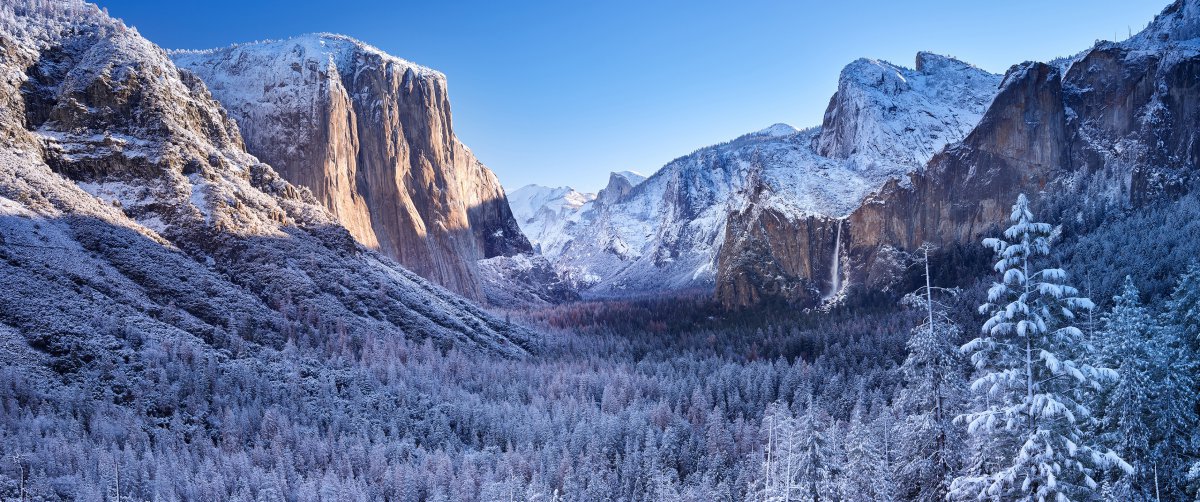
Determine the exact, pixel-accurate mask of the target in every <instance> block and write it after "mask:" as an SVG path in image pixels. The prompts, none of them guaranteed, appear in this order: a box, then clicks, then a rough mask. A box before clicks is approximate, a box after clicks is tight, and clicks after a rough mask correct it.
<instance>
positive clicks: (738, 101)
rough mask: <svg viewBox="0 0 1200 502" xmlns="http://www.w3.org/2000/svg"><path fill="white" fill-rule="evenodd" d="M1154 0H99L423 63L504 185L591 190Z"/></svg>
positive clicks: (1124, 24)
mask: <svg viewBox="0 0 1200 502" xmlns="http://www.w3.org/2000/svg"><path fill="white" fill-rule="evenodd" d="M1167 3H1169V2H1168V0H1156V1H1150V0H1051V1H1047V0H1005V1H1002V2H990V1H962V0H923V1H911V2H897V1H863V0H842V1H838V2H811V1H762V0H743V1H739V2H732V1H730V2H711V1H705V0H691V1H646V0H641V1H636V0H635V1H626V0H609V1H604V2H597V1H583V0H580V1H574V0H572V1H556V2H497V1H486V0H481V1H461V2H450V1H436V0H435V1H432V2H430V1H423V2H419V3H415V2H414V3H411V4H409V3H408V2H402V1H385V0H367V1H355V0H343V1H339V2H331V1H329V0H322V1H313V0H292V1H277V0H272V1H257V2H256V1H250V0H240V1H234V0H178V1H175V2H152V1H148V0H100V1H99V4H100V5H101V6H103V7H107V8H108V10H109V13H110V14H112V15H113V16H116V17H119V18H122V19H124V20H125V22H126V23H128V24H130V25H133V26H136V27H137V28H138V30H139V31H140V32H141V33H142V34H143V35H144V36H146V37H147V38H149V39H150V40H152V41H154V42H156V43H158V44H159V45H162V46H163V47H167V48H185V49H201V48H209V47H217V46H224V45H229V44H231V43H236V42H246V41H251V40H259V39H268V38H271V39H275V38H286V37H288V36H292V35H296V34H300V33H308V32H315V31H328V32H336V33H344V34H347V35H350V36H353V37H356V38H359V39H362V40H364V41H366V42H368V43H370V44H372V45H375V46H377V47H379V48H381V49H383V50H385V51H387V52H389V53H391V54H394V55H396V56H399V57H402V58H405V59H408V60H410V61H413V62H416V63H419V64H423V65H426V66H430V67H433V68H435V69H438V70H440V71H442V72H443V73H445V74H446V75H447V77H448V78H449V85H450V100H451V103H452V106H453V111H454V126H455V132H457V134H458V135H459V137H460V138H461V139H462V140H463V142H464V143H466V144H467V145H468V146H470V147H471V149H473V150H474V151H475V153H476V154H477V155H478V156H479V158H480V159H482V160H483V162H484V163H486V164H487V165H488V166H489V167H491V168H492V169H493V170H494V171H496V173H497V175H499V177H500V180H501V181H502V182H503V183H504V185H505V187H507V188H508V189H510V190H511V189H514V188H517V187H520V186H522V185H525V184H527V183H539V184H544V185H552V186H558V185H571V186H575V187H578V188H582V189H586V190H595V189H598V188H600V187H601V186H602V185H603V184H604V182H605V181H606V180H607V178H608V172H610V171H618V170H626V169H629V170H635V171H640V172H642V173H645V174H649V173H651V172H653V171H655V170H657V169H658V168H659V167H661V166H662V165H663V164H664V163H666V162H668V161H670V160H671V159H674V158H676V157H678V156H680V155H684V154H687V153H689V152H691V151H693V150H695V149H697V148H700V147H703V146H705V145H709V144H713V143H718V142H721V141H725V140H728V139H731V138H734V137H736V136H739V135H741V134H744V133H747V132H750V131H754V130H758V129H761V128H764V127H767V126H769V125H771V124H773V123H776V122H786V123H789V124H792V125H794V126H797V127H806V126H811V125H817V124H819V123H820V121H821V116H822V114H823V113H824V110H825V106H826V105H827V104H828V102H829V97H830V96H831V95H832V94H833V91H834V90H835V89H836V87H837V77H838V72H839V71H840V70H841V68H842V66H844V65H845V64H846V63H849V62H850V61H852V60H854V59H856V58H859V57H871V58H878V59H885V60H888V61H892V62H895V63H898V64H903V65H905V66H911V65H912V61H913V58H914V56H915V54H916V53H917V51H920V50H928V51H933V52H937V53H940V54H949V55H952V56H955V57H957V58H959V59H963V60H965V61H968V62H971V63H973V64H975V65H976V66H979V67H981V68H984V69H986V70H989V71H993V72H997V73H1001V72H1003V71H1004V70H1005V69H1007V68H1008V67H1009V66H1010V65H1012V64H1013V63H1018V62H1021V61H1025V60H1048V59H1052V58H1055V57H1058V56H1065V55H1068V54H1073V53H1075V52H1078V51H1080V50H1083V49H1085V48H1087V47H1089V46H1091V44H1092V43H1093V42H1095V41H1096V40H1098V39H1106V40H1111V39H1113V38H1114V37H1116V38H1117V39H1123V38H1125V37H1126V36H1127V35H1128V33H1129V32H1130V31H1132V32H1135V33H1136V32H1137V31H1138V30H1139V29H1140V28H1141V27H1143V26H1145V24H1146V23H1147V22H1149V21H1150V20H1151V19H1153V17H1154V15H1155V14H1157V13H1158V12H1159V11H1160V10H1161V9H1162V8H1163V7H1165V6H1166V5H1167Z"/></svg>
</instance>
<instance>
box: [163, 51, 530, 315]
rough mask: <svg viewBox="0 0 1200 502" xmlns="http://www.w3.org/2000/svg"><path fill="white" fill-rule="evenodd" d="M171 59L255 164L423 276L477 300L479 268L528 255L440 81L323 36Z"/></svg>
mask: <svg viewBox="0 0 1200 502" xmlns="http://www.w3.org/2000/svg"><path fill="white" fill-rule="evenodd" d="M172 58H173V59H174V60H175V63H176V64H178V65H179V66H180V67H183V68H186V69H188V70H191V71H193V72H195V73H196V74H197V75H199V77H200V79H201V80H203V81H204V82H205V84H207V86H208V88H209V89H210V90H211V92H212V94H213V96H214V97H215V98H216V99H217V100H218V101H220V102H221V103H222V104H223V105H224V106H225V108H226V109H227V110H228V111H229V114H230V116H231V117H232V118H233V119H234V120H236V121H237V123H238V126H239V127H240V128H241V131H242V136H243V137H244V138H245V141H246V147H247V150H248V151H249V152H250V153H251V154H253V155H255V156H257V157H258V158H260V159H262V160H263V161H264V162H267V163H269V164H271V165H272V166H274V167H275V168H276V169H278V170H279V172H280V174H282V175H283V177H284V178H285V179H287V180H288V181H290V182H292V183H295V184H298V185H302V186H305V187H308V188H309V189H310V190H311V191H312V192H313V195H314V196H316V197H317V199H318V200H319V201H320V202H321V203H322V204H324V205H325V207H326V208H328V209H329V210H330V211H331V212H333V214H334V215H336V216H337V218H338V220H339V221H340V222H341V223H342V224H343V225H345V226H346V228H347V229H349V230H350V233H351V235H353V236H354V237H355V239H357V240H358V241H359V242H361V243H362V244H364V245H366V246H368V247H371V248H374V249H379V250H381V251H383V252H384V253H385V254H387V255H388V256H390V257H392V258H394V259H395V260H397V261H399V262H400V263H401V264H402V265H404V266H405V267H408V268H409V269H411V270H413V271H414V272H416V273H418V274H420V275H421V276H423V277H425V278H428V279H430V280H433V281H435V282H437V283H439V284H442V285H444V286H446V287H447V288H450V289H452V290H454V291H457V292H459V293H461V294H464V295H467V296H470V297H473V298H481V294H482V293H481V290H480V286H479V277H478V270H477V268H476V262H477V261H478V260H481V259H484V258H490V257H494V256H501V255H512V254H515V253H520V252H528V251H529V250H530V246H529V243H528V241H526V239H525V237H524V236H523V235H522V234H521V232H520V231H519V229H518V227H517V225H516V222H515V221H514V220H513V217H512V214H511V213H510V212H509V207H508V202H507V200H506V199H505V195H504V190H503V189H502V188H501V186H500V183H499V182H498V181H497V180H496V176H495V175H494V174H493V173H492V172H491V171H490V170H488V169H487V168H486V167H484V165H483V164H482V163H480V162H479V160H478V159H476V158H475V156H474V155H473V154H472V153H471V151H470V150H469V149H467V148H466V147H465V146H463V144H462V143H460V142H459V141H458V139H457V137H455V135H454V130H453V126H452V121H451V114H450V101H449V98H448V96H447V91H446V77H445V75H442V74H441V73H439V72H436V71H434V70H430V69H428V68H424V67H421V66H418V65H415V64H412V63H410V62H408V61H404V60H402V59H399V58H395V57H392V56H389V55H387V54H385V53H383V52H381V51H379V50H378V49H375V48H374V47H371V46H368V45H366V44H363V43H361V42H358V41H356V40H353V39H350V38H347V37H344V36H340V35H329V34H315V35H305V36H300V37H296V38H292V39H289V40H282V41H273V42H259V43H251V44H244V45H237V46H233V47H228V48H224V49H216V50H209V51H198V52H193V51H184V52H176V53H173V54H172Z"/></svg>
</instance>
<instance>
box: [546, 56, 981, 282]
mask: <svg viewBox="0 0 1200 502" xmlns="http://www.w3.org/2000/svg"><path fill="white" fill-rule="evenodd" d="M998 82H999V76H996V75H992V74H989V73H987V72H984V71H982V70H980V69H978V68H975V67H973V66H970V65H968V64H966V63H963V62H960V61H957V60H955V59H952V58H948V57H944V56H938V55H934V54H929V53H920V54H918V55H917V59H916V67H915V69H909V68H903V67H900V66H896V65H893V64H890V63H887V62H883V61H876V60H867V59H863V60H859V61H855V62H854V63H852V64H850V65H848V66H847V67H846V68H845V69H844V70H843V72H842V75H841V78H840V81H839V88H838V92H837V94H836V95H835V96H834V97H833V99H832V100H831V101H830V106H829V111H828V112H827V113H826V117H825V121H824V123H823V124H822V126H820V127H815V128H811V129H806V130H803V131H797V130H796V129H794V128H792V127H790V126H787V125H784V124H777V125H774V126H771V127H769V128H767V129H764V130H762V131H759V132H756V133H751V134H747V135H745V136H742V137H740V138H737V139H735V140H733V141H730V142H728V143H724V144H721V145H716V146H712V147H708V148H703V149H700V150H698V151H696V152H694V153H692V154H690V155H687V156H685V157H681V158H679V159H676V160H675V161H673V162H671V163H670V164H667V165H666V166H664V167H663V168H662V169H661V170H659V171H658V172H656V173H655V174H654V175H653V176H651V177H650V178H649V179H647V180H646V181H645V182H643V183H641V184H638V185H637V186H636V187H632V188H630V189H627V190H625V191H624V193H623V194H622V195H620V196H618V197H615V198H613V199H610V200H606V201H605V203H604V204H602V205H601V204H596V207H593V208H591V210H589V211H584V212H582V213H581V214H580V218H579V222H578V224H576V225H574V226H573V227H572V230H570V231H568V232H566V235H565V236H563V237H561V238H560V240H561V241H562V244H561V245H559V246H556V247H546V246H544V247H543V252H545V253H546V254H547V256H548V257H550V259H551V260H553V261H554V262H555V263H556V265H557V266H558V267H559V268H560V269H561V270H563V271H564V272H565V273H567V274H568V275H569V276H572V277H575V278H578V279H580V280H581V281H582V282H584V283H591V287H590V289H589V290H588V294H591V295H594V296H620V295H628V294H644V293H653V292H659V291H664V290H684V289H693V288H701V289H712V288H713V287H714V286H716V285H717V284H718V281H717V278H718V270H719V269H720V268H722V264H723V263H724V264H725V265H728V267H727V269H728V270H734V269H738V271H736V272H731V274H730V275H729V276H728V277H729V278H731V280H729V281H726V280H724V279H723V280H721V281H720V284H722V285H723V284H726V283H730V284H733V285H734V288H735V289H745V288H746V287H755V288H757V287H759V286H758V284H762V283H766V282H768V281H773V280H774V277H775V274H768V273H767V272H768V271H765V270H763V271H758V273H757V274H753V275H752V274H749V273H746V272H743V271H742V270H741V268H743V267H742V266H741V265H752V264H753V259H754V258H753V257H754V256H757V255H760V254H762V253H761V252H757V251H756V250H757V249H758V248H759V247H761V246H760V243H759V241H760V240H761V239H759V236H760V235H762V231H761V229H762V228H764V227H767V226H769V225H770V224H771V222H772V221H775V220H781V219H782V220H798V219H801V218H811V217H817V218H818V219H819V220H820V221H824V222H825V224H822V225H816V226H814V228H813V229H811V230H810V231H809V233H810V234H811V235H810V236H808V237H805V238H804V239H803V242H794V243H793V244H789V247H790V248H792V249H793V251H794V252H793V255H794V256H795V260H794V261H795V266H797V267H803V268H807V269H812V270H816V269H823V270H828V269H829V266H830V263H831V261H832V260H831V256H832V254H833V248H834V247H835V240H836V239H835V237H836V227H837V225H836V224H833V223H830V222H832V221H833V220H835V219H837V218H843V217H845V216H846V215H848V214H849V213H850V212H851V211H853V210H854V208H855V207H857V205H858V202H859V201H861V200H862V198H863V197H864V196H865V195H867V194H868V193H870V192H871V191H872V190H876V189H878V188H879V187H881V186H883V184H884V183H885V182H887V181H888V180H890V179H895V178H898V177H901V176H903V175H905V174H906V173H909V172H913V171H916V170H920V169H921V167H922V166H923V165H924V163H925V162H926V161H928V159H929V158H930V157H931V156H933V155H934V154H935V153H936V152H937V151H939V150H940V149H941V148H943V147H944V146H945V145H946V144H949V143H953V142H955V141H958V140H960V139H962V138H963V137H965V136H966V134H967V133H968V132H969V131H970V129H971V127H973V126H974V125H975V123H976V122H977V121H978V120H979V118H980V117H981V116H982V114H983V111H984V110H985V109H986V107H987V105H988V104H989V103H990V101H991V99H992V97H993V95H994V94H995V91H996V87H997V84H998ZM731 224H732V225H733V227H732V228H734V231H732V232H731V231H729V230H728V228H729V225H731ZM726 255H729V256H733V257H736V258H734V259H733V261H731V262H723V261H722V260H724V258H723V257H724V256H726ZM747 281H752V282H754V283H755V284H754V285H750V286H747V285H743V284H741V283H742V282H747ZM770 287H771V288H775V289H778V287H779V286H770ZM723 288H724V286H723ZM729 291H732V290H729V289H722V290H721V293H722V295H726V294H727V292H729ZM728 294H729V295H732V296H738V295H740V294H741V293H738V292H733V293H728Z"/></svg>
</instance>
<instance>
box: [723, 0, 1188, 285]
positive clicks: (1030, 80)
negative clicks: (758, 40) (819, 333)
mask: <svg viewBox="0 0 1200 502" xmlns="http://www.w3.org/2000/svg"><path fill="white" fill-rule="evenodd" d="M1197 37H1200V1H1197V0H1180V1H1177V2H1175V3H1174V4H1173V5H1171V6H1170V7H1168V8H1167V9H1166V10H1165V11H1164V12H1163V13H1162V14H1161V15H1160V16H1158V18H1157V19H1156V20H1155V21H1154V22H1153V23H1152V24H1151V25H1150V26H1149V27H1148V28H1147V29H1146V30H1145V31H1143V32H1142V33H1140V34H1138V35H1137V36H1135V37H1133V38H1131V39H1130V40H1127V41H1125V42H1122V43H1112V42H1101V43H1098V44H1096V46H1095V47H1093V48H1091V49H1089V50H1087V51H1085V52H1083V53H1081V54H1079V55H1078V56H1075V57H1073V58H1069V59H1066V60H1062V61H1056V62H1054V63H1051V64H1047V63H1036V62H1031V63H1024V64H1020V65H1016V66H1014V67H1013V68H1012V69H1011V70H1009V71H1008V73H1007V75H1005V77H1004V81H1003V83H1002V84H1001V89H1000V92H999V94H998V95H997V96H996V98H995V100H994V102H993V103H992V105H991V106H990V107H989V108H988V110H987V113H986V114H985V115H984V116H983V118H982V120H980V121H979V125H978V126H977V127H975V128H974V129H973V130H972V131H971V132H970V134H969V135H968V136H967V137H966V138H965V139H963V141H961V142H959V143H955V144H953V145H951V146H950V147H949V148H947V149H946V151H945V152H943V153H940V154H937V155H935V156H934V157H933V158H932V160H931V161H930V162H929V164H928V167H927V168H926V169H925V170H922V171H917V172H914V173H913V174H911V175H910V176H909V177H908V178H905V179H902V180H892V181H889V182H888V183H887V184H886V185H884V186H883V187H882V188H881V189H880V190H878V191H877V192H876V193H874V194H873V195H871V196H870V197H867V198H866V199H864V201H863V202H862V204H861V206H860V207H858V208H856V209H854V210H853V211H852V212H851V213H850V214H849V216H848V217H847V218H846V219H845V221H844V223H842V224H839V225H837V227H838V228H841V239H840V242H839V244H840V247H839V249H840V250H841V255H840V257H839V262H840V263H844V264H845V266H843V267H840V275H841V277H840V278H839V280H838V281H836V282H840V283H841V284H843V285H844V284H856V285H861V286H865V287H866V288H868V289H876V288H878V287H882V286H883V285H886V284H887V283H888V282H889V281H891V280H892V279H893V278H894V276H895V274H896V272H897V269H896V265H897V262H896V260H895V258H896V257H898V256H901V255H902V254H903V253H904V252H905V251H908V250H912V249H914V248H915V247H917V246H920V245H921V244H922V243H925V242H929V243H933V244H937V245H940V246H946V245H951V244H955V243H966V242H971V241H974V240H975V239H976V238H978V237H979V235H981V234H982V233H983V232H986V231H990V230H991V229H992V228H993V227H994V225H996V224H997V223H998V222H1002V221H1003V219H1004V217H1005V216H1006V214H1007V213H1006V211H1007V208H1008V207H1009V206H1010V205H1011V203H1012V201H1013V200H1015V198H1016V195H1017V193H1019V192H1026V193H1029V194H1031V195H1035V194H1036V195H1038V197H1035V199H1037V200H1039V201H1041V202H1043V203H1045V204H1050V203H1056V201H1057V203H1062V201H1065V200H1073V203H1072V204H1071V205H1072V207H1080V206H1081V205H1091V206H1112V207H1131V206H1134V207H1136V206H1138V205H1141V204H1144V203H1146V202H1148V201H1152V200H1157V199H1160V198H1163V197H1173V196H1177V195H1178V194H1180V193H1182V192H1183V191H1185V190H1186V189H1187V187H1188V185H1189V184H1190V183H1191V182H1192V181H1193V178H1194V175H1193V173H1194V172H1195V169H1196V166H1197V160H1198V159H1200V138H1198V137H1197V134H1200V132H1198V131H1200V106H1198V105H1200V40H1197ZM840 92H841V91H839V93H840ZM835 100H836V98H835ZM828 123H829V115H827V120H826V124H827V125H828ZM841 136H846V135H844V134H843V135H841ZM834 150H838V149H837V148H834ZM842 150H844V149H842ZM753 211H759V212H762V213H766V214H771V213H772V212H771V210H769V209H763V208H758V207H755V208H754V209H753V210H752V212H753ZM771 216H772V217H771V218H762V217H759V218H753V217H751V218H747V217H745V216H743V215H738V214H735V215H734V216H733V217H731V225H733V224H734V223H733V222H734V221H735V220H737V223H736V224H737V225H738V226H740V227H743V228H750V229H752V231H750V232H741V233H746V234H749V235H756V238H752V239H749V242H751V243H752V244H751V245H749V246H744V248H745V251H744V252H737V253H734V252H732V248H728V249H729V250H730V251H731V254H730V255H729V257H723V259H724V263H723V266H722V272H721V273H722V279H721V284H720V285H719V287H718V291H719V292H720V293H721V298H722V300H723V301H725V302H726V303H727V304H734V305H745V304H752V303H755V302H757V301H760V300H761V299H762V298H764V297H782V298H785V299H789V300H812V299H813V298H814V297H815V294H814V293H815V292H816V291H820V290H826V289H827V288H828V286H827V285H828V284H830V283H832V282H835V281H832V280H829V279H826V278H828V277H830V275H829V274H830V272H829V270H830V268H832V267H830V268H823V267H806V266H804V265H805V264H806V260H805V259H804V256H803V253H793V252H792V248H793V247H794V245H793V243H795V244H800V247H801V248H804V247H808V248H809V249H811V248H813V247H814V246H812V245H811V244H810V245H809V246H804V243H805V241H807V242H809V243H811V242H814V241H820V240H822V239H823V238H822V236H823V235H824V236H827V235H829V234H830V233H831V232H832V230H830V229H831V228H832V227H834V225H831V224H830V223H829V222H827V221H823V220H819V219H812V218H800V219H787V218H780V217H778V216H777V215H774V214H771ZM1070 217H1076V215H1071V214H1064V215H1062V218H1070ZM1060 219H1061V218H1060ZM731 233H732V232H731ZM824 240H826V241H827V240H828V239H827V238H824ZM728 244H729V241H727V246H728ZM835 246H836V245H835ZM816 247H823V248H826V249H829V248H831V247H833V246H830V245H829V244H828V243H824V244H823V245H819V246H816ZM819 261H820V260H819ZM769 278H773V279H774V280H773V281H772V280H769Z"/></svg>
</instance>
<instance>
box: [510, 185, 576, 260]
mask: <svg viewBox="0 0 1200 502" xmlns="http://www.w3.org/2000/svg"><path fill="white" fill-rule="evenodd" d="M594 200H596V194H594V193H583V192H580V191H578V190H575V189H574V188H571V187H545V186H541V185H525V186H523V187H521V188H518V189H516V190H513V191H512V193H510V194H508V203H509V205H510V206H511V207H512V212H513V217H515V218H516V220H517V224H518V225H520V227H521V231H522V232H523V233H524V234H525V237H527V238H528V239H529V242H530V243H531V244H533V247H534V249H535V250H537V251H538V252H539V253H542V252H545V253H547V254H551V253H553V254H557V252H558V251H559V250H561V247H562V245H563V244H565V243H566V242H567V241H569V236H570V227H571V226H573V225H576V224H578V223H579V218H580V215H581V214H582V213H583V212H584V211H585V210H590V209H591V204H592V201H594Z"/></svg>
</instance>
